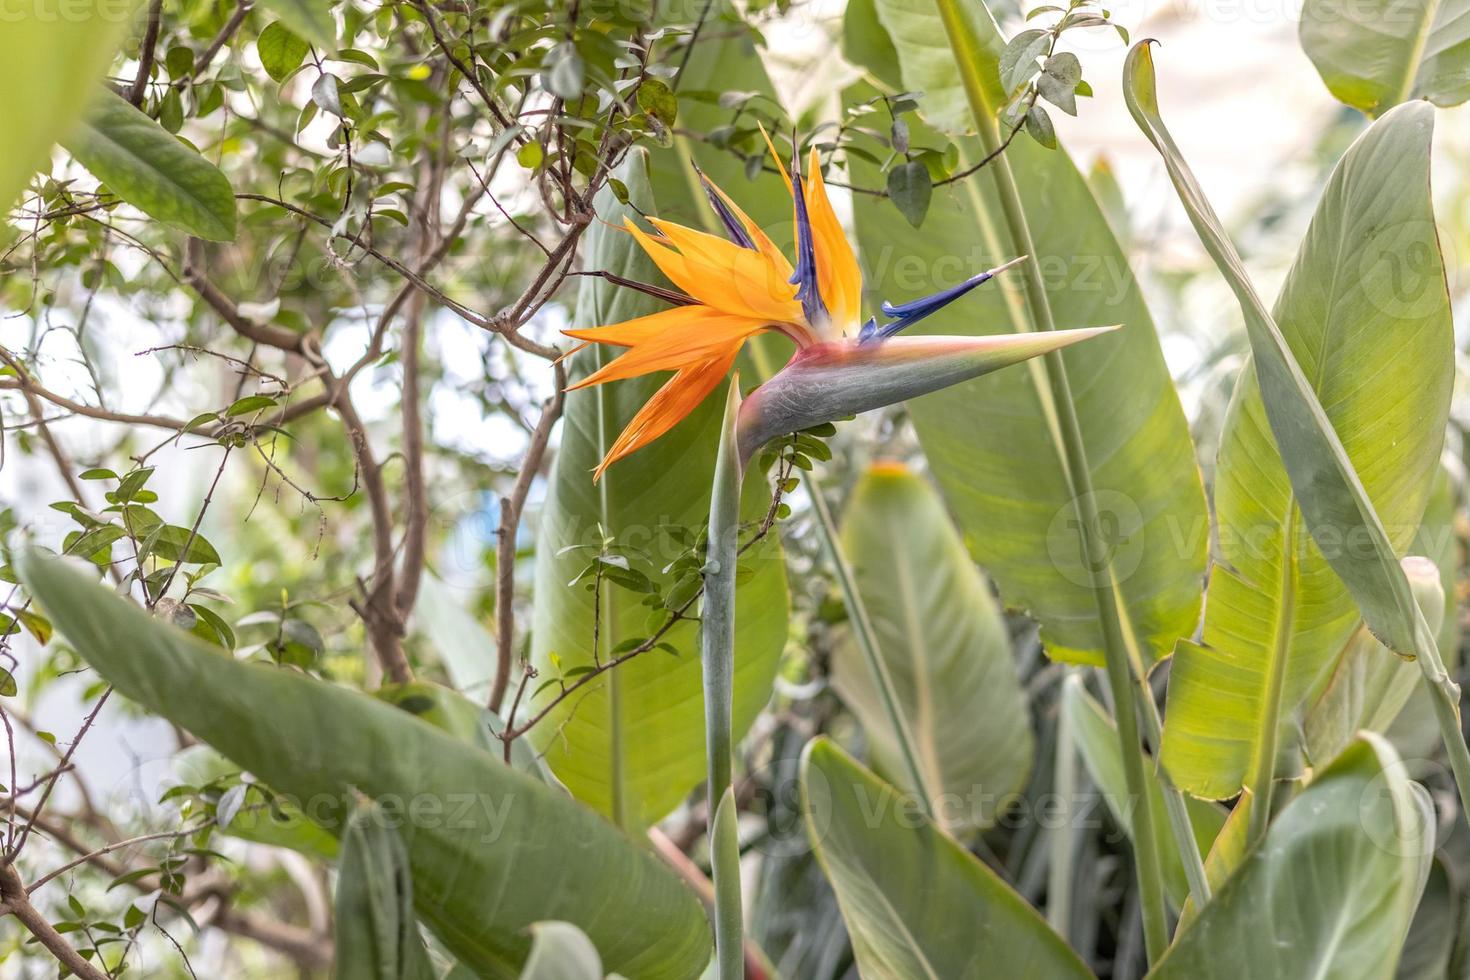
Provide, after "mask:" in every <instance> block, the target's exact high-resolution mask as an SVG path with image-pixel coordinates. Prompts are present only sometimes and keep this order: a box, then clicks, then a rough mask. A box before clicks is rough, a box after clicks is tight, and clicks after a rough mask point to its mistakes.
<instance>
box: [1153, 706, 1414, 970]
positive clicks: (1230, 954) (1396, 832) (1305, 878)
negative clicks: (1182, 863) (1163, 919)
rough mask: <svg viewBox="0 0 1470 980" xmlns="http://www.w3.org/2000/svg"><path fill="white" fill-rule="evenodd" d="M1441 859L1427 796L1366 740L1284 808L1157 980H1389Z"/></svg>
mask: <svg viewBox="0 0 1470 980" xmlns="http://www.w3.org/2000/svg"><path fill="white" fill-rule="evenodd" d="M1433 857H1434V825H1433V807H1432V805H1431V803H1430V802H1429V798H1428V794H1427V793H1425V792H1424V790H1423V788H1422V787H1419V786H1417V785H1415V784H1414V783H1411V782H1410V781H1409V780H1408V778H1407V776H1405V774H1404V767H1403V763H1402V762H1400V760H1399V758H1398V756H1397V755H1396V754H1395V753H1394V751H1393V748H1392V747H1391V746H1390V745H1389V744H1388V742H1387V741H1385V740H1384V739H1383V738H1382V737H1381V736H1378V735H1373V734H1364V735H1362V736H1361V737H1360V738H1359V739H1358V740H1357V741H1355V742H1354V743H1353V744H1352V745H1350V746H1349V747H1348V749H1347V751H1346V752H1344V753H1343V754H1342V755H1341V756H1339V757H1338V758H1337V759H1336V761H1334V762H1333V763H1332V764H1331V765H1330V766H1328V767H1327V768H1326V769H1325V770H1323V771H1321V772H1319V773H1318V775H1317V776H1316V778H1315V779H1313V781H1312V783H1311V784H1310V785H1309V786H1307V788H1306V789H1305V790H1303V791H1302V793H1301V794H1300V795H1299V796H1297V797H1296V798H1295V799H1294V800H1292V801H1291V802H1290V803H1289V804H1287V806H1286V808H1285V809H1283V810H1282V811H1281V813H1280V814H1279V815H1278V816H1277V817H1276V819H1275V821H1274V822H1273V823H1272V824H1271V828H1270V830H1269V831H1268V832H1267V834H1266V837H1265V839H1264V840H1263V841H1262V842H1261V844H1260V845H1259V846H1257V847H1256V848H1255V849H1254V850H1252V851H1251V852H1250V854H1249V855H1248V856H1247V857H1246V859H1245V861H1244V863H1243V864H1242V865H1241V866H1240V868H1239V869H1238V870H1237V871H1236V872H1235V874H1234V875H1232V876H1231V877H1230V879H1229V880H1228V881H1226V882H1225V884H1224V886H1223V887H1221V888H1220V890H1219V891H1218V892H1217V893H1216V894H1215V895H1214V897H1213V898H1211V899H1210V902H1209V904H1208V905H1206V906H1205V908H1204V911H1202V912H1201V913H1200V914H1199V916H1198V917H1197V918H1196V919H1195V920H1194V922H1193V923H1191V924H1190V925H1189V926H1188V928H1186V929H1185V930H1184V931H1183V932H1182V934H1181V935H1180V936H1179V937H1178V938H1176V939H1175V941H1174V944H1173V945H1172V946H1171V947H1170V948H1169V951H1168V953H1167V954H1165V956H1164V957H1163V959H1161V960H1160V961H1159V963H1158V965H1157V966H1156V967H1155V969H1154V971H1153V972H1152V973H1150V974H1149V976H1150V977H1151V978H1153V980H1184V978H1188V980H1214V978H1217V977H1219V978H1222V980H1223V978H1226V977H1229V978H1235V977H1341V978H1358V977H1362V978H1369V977H1389V976H1392V975H1393V971H1394V965H1395V964H1396V963H1397V962H1398V959H1399V951H1400V948H1401V946H1402V945H1403V942H1404V936H1405V934H1406V933H1407V932H1408V930H1409V923H1410V920H1411V919H1412V918H1413V915H1414V908H1415V906H1416V905H1417V904H1418V901H1419V895H1420V892H1421V891H1422V889H1423V887H1424V882H1425V878H1426V876H1427V875H1428V874H1429V867H1430V862H1431V861H1432V860H1433Z"/></svg>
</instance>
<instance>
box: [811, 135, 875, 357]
mask: <svg viewBox="0 0 1470 980" xmlns="http://www.w3.org/2000/svg"><path fill="white" fill-rule="evenodd" d="M818 163H819V161H818V157H817V151H816V148H815V147H813V149H812V151H811V157H810V159H809V162H808V164H807V173H806V180H805V190H806V211H807V217H808V219H809V220H810V221H811V226H812V246H813V248H814V250H815V251H816V256H817V286H818V288H819V289H820V290H821V291H822V302H823V303H824V304H826V307H827V312H828V313H830V314H831V315H832V322H833V323H834V324H836V326H837V327H838V329H840V330H844V331H847V330H851V329H852V328H854V327H856V326H857V322H858V319H859V316H860V315H861V313H862V301H863V274H862V270H860V269H859V268H858V264H857V257H856V256H855V255H853V252H852V245H851V244H850V243H849V242H848V240H847V235H846V234H845V233H844V232H843V230H842V222H840V221H838V220H837V213H836V212H835V211H833V210H832V202H831V201H829V200H827V187H826V184H824V183H823V181H822V168H821V167H820V166H818Z"/></svg>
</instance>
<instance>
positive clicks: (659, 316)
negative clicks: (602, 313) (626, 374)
mask: <svg viewBox="0 0 1470 980" xmlns="http://www.w3.org/2000/svg"><path fill="white" fill-rule="evenodd" d="M720 315H721V314H720V311H719V310H716V309H712V308H711V307H708V306H676V307H674V308H673V309H671V310H659V311H658V312H657V313H650V314H648V315H647V316H640V317H635V318H633V319H632V320H624V321H623V322H622V323H614V324H612V325H611V326H606V327H584V328H581V329H577V330H563V331H562V333H564V334H566V335H567V336H568V337H574V338H576V339H577V340H585V341H587V342H588V343H593V344H612V345H613V346H614V347H635V346H637V345H638V344H643V343H647V342H648V341H650V340H653V339H655V338H657V337H661V336H663V335H665V334H667V333H678V332H679V331H682V330H686V329H688V328H690V327H693V326H696V325H697V324H699V323H702V322H703V321H705V320H707V319H708V318H710V317H712V316H720Z"/></svg>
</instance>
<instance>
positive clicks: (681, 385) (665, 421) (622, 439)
mask: <svg viewBox="0 0 1470 980" xmlns="http://www.w3.org/2000/svg"><path fill="white" fill-rule="evenodd" d="M739 352H740V345H739V344H732V345H731V346H730V347H729V348H728V349H727V350H725V351H724V352H722V353H721V354H719V355H718V356H716V357H711V358H710V359H709V360H707V361H702V362H700V363H698V364H695V365H692V366H690V367H686V368H684V369H682V370H681V371H679V372H678V373H677V374H675V375H674V376H673V377H672V378H670V379H669V382H668V383H667V384H665V385H664V386H663V387H662V388H660V389H659V390H658V391H657V392H656V393H655V394H654V396H653V397H652V398H650V399H649V400H648V401H647V403H646V404H644V406H643V407H642V408H641V409H639V410H638V414H637V415H634V416H633V420H632V421H631V422H629V423H628V427H627V428H625V429H624V430H623V431H622V433H621V434H620V435H619V436H618V438H617V439H616V440H615V441H614V442H613V444H612V448H611V449H609V450H608V451H607V456H605V457H604V458H603V460H602V462H601V463H599V464H598V466H597V469H596V470H595V471H594V472H593V474H592V480H593V482H594V483H595V482H596V481H598V480H600V479H602V474H603V473H605V472H607V468H608V467H609V466H611V465H612V464H613V463H616V462H617V461H618V460H620V459H622V458H623V457H624V456H627V455H628V454H629V453H632V452H636V451H637V450H639V449H642V448H643V447H644V446H646V445H648V444H649V443H650V442H653V440H655V439H657V438H658V437H659V436H661V435H663V434H664V433H666V432H668V431H669V430H670V429H672V428H673V427H674V426H676V425H678V424H679V422H681V421H682V420H683V419H684V418H685V417H687V416H688V415H689V413H690V412H692V411H694V410H695V409H696V408H698V407H699V403H700V402H702V401H704V400H705V398H706V397H708V396H709V393H710V392H712V391H714V390H715V388H716V387H718V386H719V384H720V382H721V381H723V380H724V378H725V375H726V374H727V373H728V372H729V370H730V366H731V365H733V364H734V363H735V355H736V354H737V353H739Z"/></svg>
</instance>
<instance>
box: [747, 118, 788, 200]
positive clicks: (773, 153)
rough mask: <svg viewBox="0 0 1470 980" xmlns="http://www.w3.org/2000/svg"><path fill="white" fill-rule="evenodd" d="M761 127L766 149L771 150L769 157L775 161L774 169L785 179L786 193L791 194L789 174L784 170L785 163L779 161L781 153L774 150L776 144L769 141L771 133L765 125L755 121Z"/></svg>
mask: <svg viewBox="0 0 1470 980" xmlns="http://www.w3.org/2000/svg"><path fill="white" fill-rule="evenodd" d="M756 125H757V126H760V128H761V137H762V138H763V139H764V140H765V141H766V149H768V150H770V151H771V159H772V160H775V161H776V169H777V170H779V171H780V172H781V179H782V180H784V181H786V193H788V194H791V193H793V191H792V190H791V175H790V174H788V173H787V172H786V164H784V163H782V162H781V154H779V153H777V152H776V144H775V143H772V142H771V134H770V133H768V132H766V127H765V126H764V125H762V124H761V123H760V122H757V123H756Z"/></svg>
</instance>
